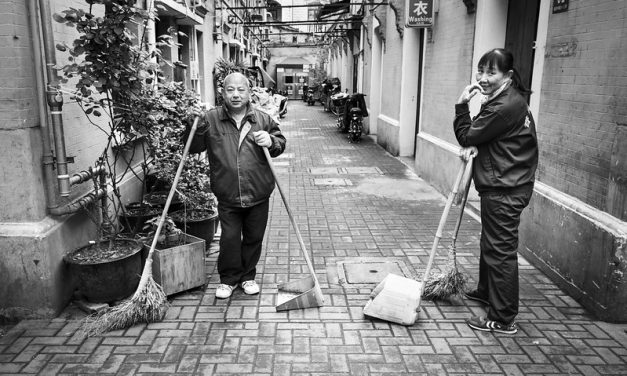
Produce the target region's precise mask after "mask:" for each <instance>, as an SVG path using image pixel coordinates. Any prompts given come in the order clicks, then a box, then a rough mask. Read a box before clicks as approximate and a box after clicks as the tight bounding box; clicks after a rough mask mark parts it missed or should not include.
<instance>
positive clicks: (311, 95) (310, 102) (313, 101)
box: [307, 89, 316, 106]
mask: <svg viewBox="0 0 627 376" xmlns="http://www.w3.org/2000/svg"><path fill="white" fill-rule="evenodd" d="M314 104H316V99H315V98H314V90H313V89H308V90H307V105H308V106H313V105H314Z"/></svg>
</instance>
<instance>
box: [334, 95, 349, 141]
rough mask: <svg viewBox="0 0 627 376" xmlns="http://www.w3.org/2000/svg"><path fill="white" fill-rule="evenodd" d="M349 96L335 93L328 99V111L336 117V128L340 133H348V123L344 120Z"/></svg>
mask: <svg viewBox="0 0 627 376" xmlns="http://www.w3.org/2000/svg"><path fill="white" fill-rule="evenodd" d="M349 98H350V95H348V93H336V94H333V95H332V96H331V98H330V109H331V112H332V113H333V114H334V115H337V128H338V129H339V130H340V132H342V133H346V132H348V123H347V122H346V121H345V119H344V114H345V108H346V102H348V99H349Z"/></svg>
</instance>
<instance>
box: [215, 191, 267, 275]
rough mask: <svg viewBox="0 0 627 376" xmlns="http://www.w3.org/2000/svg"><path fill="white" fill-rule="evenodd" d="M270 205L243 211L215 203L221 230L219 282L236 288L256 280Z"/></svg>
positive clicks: (243, 209)
mask: <svg viewBox="0 0 627 376" xmlns="http://www.w3.org/2000/svg"><path fill="white" fill-rule="evenodd" d="M269 202H270V201H269V200H266V201H264V202H262V203H261V204H258V205H255V206H253V207H246V208H240V207H230V206H223V205H219V204H218V216H219V217H220V227H221V229H222V233H221V235H220V254H219V255H218V273H219V274H220V283H224V284H227V285H235V284H237V283H240V282H244V281H249V280H254V279H255V275H256V272H257V269H256V266H257V262H258V261H259V257H260V256H261V243H262V241H263V236H264V233H265V232H266V224H267V223H268V208H269Z"/></svg>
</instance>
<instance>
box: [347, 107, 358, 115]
mask: <svg viewBox="0 0 627 376" xmlns="http://www.w3.org/2000/svg"><path fill="white" fill-rule="evenodd" d="M349 112H350V114H351V115H353V114H359V113H361V108H359V107H353V108H351V109H350V111H349Z"/></svg>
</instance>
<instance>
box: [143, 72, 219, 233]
mask: <svg viewBox="0 0 627 376" xmlns="http://www.w3.org/2000/svg"><path fill="white" fill-rule="evenodd" d="M160 104H161V106H162V108H163V111H162V112H161V119H160V121H159V122H158V123H157V124H156V125H155V126H154V127H152V128H151V130H150V137H149V141H150V147H151V150H153V156H154V160H153V164H154V170H155V171H156V174H157V178H158V179H160V180H164V181H166V182H172V181H173V179H174V175H175V172H176V168H177V165H178V163H179V161H180V160H181V158H182V155H183V148H184V141H183V137H184V135H185V128H186V125H185V122H184V119H186V117H187V114H188V112H189V111H188V110H189V107H190V106H199V105H200V102H199V99H198V96H197V95H196V93H194V92H193V91H190V90H186V89H185V88H184V87H183V86H182V85H181V84H178V83H170V84H169V85H167V86H166V87H164V90H162V92H161V100H160ZM177 193H178V197H179V198H180V201H181V202H182V205H183V207H182V208H181V209H179V210H177V211H174V212H171V213H170V216H171V217H172V219H173V220H174V222H175V223H176V224H177V226H179V227H180V228H182V229H183V231H184V232H185V233H187V234H190V235H193V236H197V237H199V238H201V239H204V240H205V242H206V244H209V243H210V242H211V241H212V240H213V236H214V234H215V231H216V228H217V223H218V218H217V217H218V216H217V209H216V206H217V201H216V199H215V196H214V195H213V193H212V192H211V186H210V180H209V163H208V161H207V159H206V158H204V156H202V155H198V154H196V155H188V157H187V159H186V161H185V169H184V170H183V172H182V174H181V177H180V180H179V182H178V185H177Z"/></svg>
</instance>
